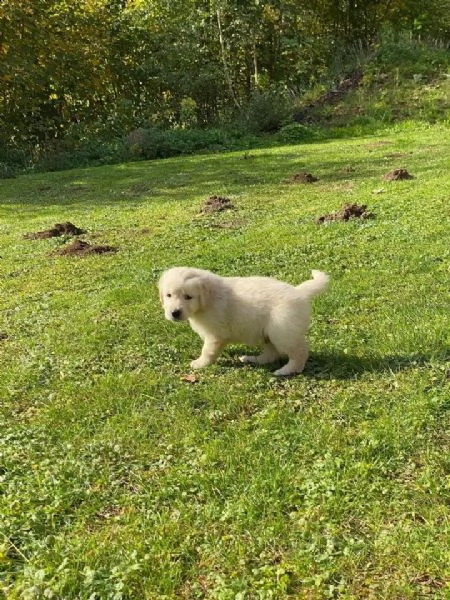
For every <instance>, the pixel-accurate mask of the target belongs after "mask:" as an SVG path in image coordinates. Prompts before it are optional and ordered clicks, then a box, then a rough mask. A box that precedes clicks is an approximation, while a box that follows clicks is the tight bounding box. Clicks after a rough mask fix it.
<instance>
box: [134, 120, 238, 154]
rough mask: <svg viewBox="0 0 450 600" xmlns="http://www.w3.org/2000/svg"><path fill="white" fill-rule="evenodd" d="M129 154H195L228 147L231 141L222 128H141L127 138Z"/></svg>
mask: <svg viewBox="0 0 450 600" xmlns="http://www.w3.org/2000/svg"><path fill="white" fill-rule="evenodd" d="M125 146H126V148H127V149H128V152H129V155H130V156H131V157H135V158H138V157H139V158H145V159H155V158H168V157H170V156H178V155H180V154H192V153H194V152H198V151H199V150H206V149H208V150H210V151H217V150H226V149H227V148H228V147H229V142H228V139H227V136H226V134H225V133H224V132H223V131H221V130H219V129H207V130H203V129H160V128H159V127H151V128H147V129H144V128H139V129H135V130H134V131H132V132H131V133H130V134H128V136H127V137H126V139H125Z"/></svg>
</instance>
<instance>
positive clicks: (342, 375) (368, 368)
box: [222, 348, 430, 379]
mask: <svg viewBox="0 0 450 600" xmlns="http://www.w3.org/2000/svg"><path fill="white" fill-rule="evenodd" d="M227 354H228V356H230V358H229V359H228V360H227V359H226V358H225V357H224V359H222V361H223V363H225V364H226V365H227V366H233V367H236V366H237V367H247V368H248V367H249V365H248V364H244V363H241V362H240V361H239V360H238V356H239V355H241V354H242V350H238V349H235V348H233V349H230V350H229V351H228V352H227ZM286 360H287V359H286ZM286 360H280V361H277V362H275V363H271V364H268V365H261V366H257V365H252V368H256V369H258V368H259V369H264V370H266V371H274V370H275V369H276V368H279V367H280V366H281V365H283V364H284V363H285V362H286ZM429 362H430V357H428V356H425V355H423V354H413V355H409V356H403V355H386V356H356V355H353V354H344V353H343V352H342V353H336V352H335V353H327V352H311V354H310V355H309V358H308V361H307V363H306V366H305V369H304V371H303V372H302V375H303V376H304V377H310V378H314V379H356V378H357V377H359V376H360V375H363V374H364V373H389V372H392V373H397V372H399V371H404V370H406V369H409V368H412V367H420V366H423V365H425V364H427V363H429Z"/></svg>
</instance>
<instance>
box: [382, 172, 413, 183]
mask: <svg viewBox="0 0 450 600" xmlns="http://www.w3.org/2000/svg"><path fill="white" fill-rule="evenodd" d="M383 179H385V180H386V181H398V180H399V179H414V176H413V175H410V174H409V173H408V171H407V170H406V169H394V170H393V171H389V173H386V175H384V177H383Z"/></svg>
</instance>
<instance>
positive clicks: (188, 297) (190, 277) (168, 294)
mask: <svg viewBox="0 0 450 600" xmlns="http://www.w3.org/2000/svg"><path fill="white" fill-rule="evenodd" d="M158 287H159V297H160V300H161V304H162V305H163V307H164V314H165V317H166V319H168V320H169V321H186V320H187V319H189V318H190V317H192V316H194V315H195V314H196V313H198V312H199V311H202V310H205V309H206V307H207V305H208V302H209V300H210V297H211V289H210V285H209V282H208V277H207V275H206V274H205V273H204V272H202V271H201V270H199V269H190V268H187V267H174V268H173V269H169V270H168V271H165V272H164V273H163V274H162V276H161V279H160V280H159V284H158Z"/></svg>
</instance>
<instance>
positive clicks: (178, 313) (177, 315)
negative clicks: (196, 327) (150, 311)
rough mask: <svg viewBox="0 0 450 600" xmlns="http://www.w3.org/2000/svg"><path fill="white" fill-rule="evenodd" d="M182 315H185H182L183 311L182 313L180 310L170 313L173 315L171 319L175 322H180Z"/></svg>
mask: <svg viewBox="0 0 450 600" xmlns="http://www.w3.org/2000/svg"><path fill="white" fill-rule="evenodd" d="M182 314H183V313H182V311H181V309H180V308H177V309H176V310H173V311H172V312H171V313H170V315H171V317H172V319H173V320H174V321H180V320H181V317H182Z"/></svg>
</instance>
